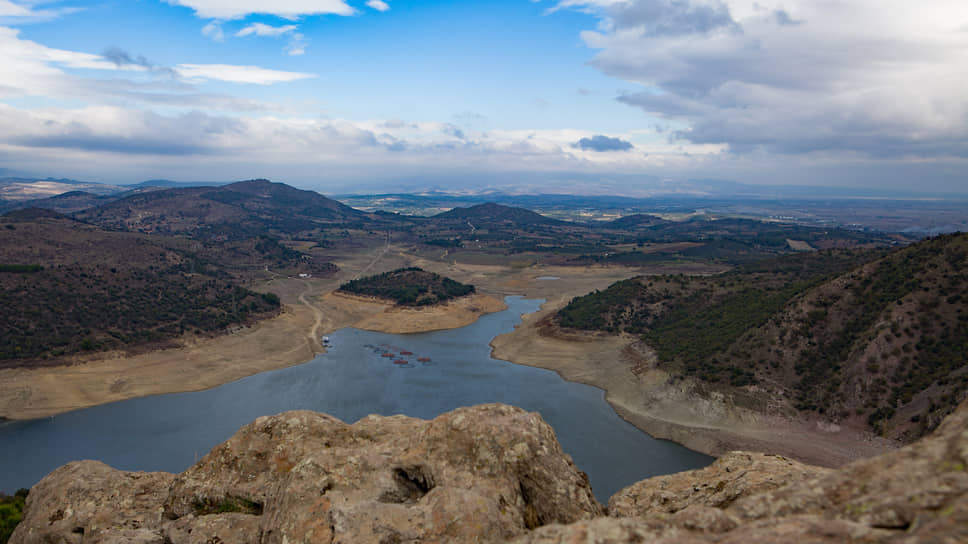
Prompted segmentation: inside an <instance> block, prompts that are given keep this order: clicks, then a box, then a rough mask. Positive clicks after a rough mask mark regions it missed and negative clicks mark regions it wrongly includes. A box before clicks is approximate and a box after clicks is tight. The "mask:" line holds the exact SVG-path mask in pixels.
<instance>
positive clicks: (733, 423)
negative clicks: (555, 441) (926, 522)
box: [490, 302, 901, 467]
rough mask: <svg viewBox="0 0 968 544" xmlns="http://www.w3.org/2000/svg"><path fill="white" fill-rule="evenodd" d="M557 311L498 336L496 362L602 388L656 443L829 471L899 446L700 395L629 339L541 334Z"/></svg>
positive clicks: (530, 317)
mask: <svg viewBox="0 0 968 544" xmlns="http://www.w3.org/2000/svg"><path fill="white" fill-rule="evenodd" d="M556 308H557V305H556V304H554V303H552V302H545V303H544V304H543V305H542V307H541V309H539V311H538V312H535V313H532V314H527V315H525V316H523V318H522V322H521V324H520V325H518V327H517V328H516V329H515V330H514V331H513V332H510V333H507V334H504V335H500V336H498V337H496V338H494V339H493V340H492V341H491V343H490V345H491V347H492V357H495V358H498V359H503V360H507V361H510V362H512V363H514V364H521V365H525V366H533V367H538V368H544V369H546V370H552V371H554V372H556V373H557V374H558V375H559V376H561V377H562V379H565V380H567V381H571V382H577V383H582V384H585V385H591V386H593V387H596V388H598V389H601V390H602V391H603V395H604V397H605V400H606V401H607V402H608V403H609V405H610V406H611V407H612V409H613V410H615V413H616V414H618V415H619V417H621V418H622V419H624V420H625V421H627V422H629V423H630V424H632V425H633V426H635V427H636V428H638V429H639V430H641V431H643V432H645V433H647V434H649V435H650V436H652V437H654V438H657V439H662V440H670V441H672V442H676V443H678V444H680V445H682V446H685V447H687V448H689V449H691V450H694V451H698V452H700V453H704V454H706V455H711V456H713V457H719V456H721V455H723V454H725V453H727V452H729V451H734V450H747V451H757V452H763V453H769V454H775V455H780V456H783V457H789V458H792V459H796V460H798V461H801V462H804V463H808V464H812V465H818V466H824V467H839V466H842V465H844V464H846V463H849V462H851V461H854V460H857V459H862V458H867V457H872V456H875V455H878V454H881V453H885V452H887V451H892V450H894V449H896V448H898V447H900V446H901V444H898V443H895V442H893V441H889V440H887V439H883V438H880V437H876V436H874V435H871V434H870V433H867V432H864V431H859V430H855V429H849V428H840V427H836V426H835V427H833V428H831V427H830V426H829V425H823V424H821V422H817V421H812V422H796V421H791V420H789V419H787V418H783V417H779V416H770V415H767V414H761V413H757V412H753V411H751V410H748V409H744V408H741V407H738V406H735V405H734V404H732V403H731V402H730V401H729V399H727V398H726V397H725V396H723V395H722V394H718V393H712V394H710V395H708V396H707V395H700V394H698V393H696V391H695V384H694V383H691V382H690V380H683V379H675V378H674V377H672V376H670V375H669V374H667V373H666V372H664V371H662V370H659V369H657V368H656V367H655V355H654V353H653V352H651V350H650V349H648V348H647V347H646V346H643V345H641V344H638V343H637V342H635V340H634V339H632V338H630V337H624V338H623V337H618V336H604V335H593V334H590V335H567V334H565V335H560V336H556V335H547V334H542V328H543V327H542V323H541V322H542V320H543V319H545V318H546V317H547V316H549V315H550V314H551V313H552V312H553V311H554V310H555V309H556Z"/></svg>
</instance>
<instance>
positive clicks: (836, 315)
mask: <svg viewBox="0 0 968 544" xmlns="http://www.w3.org/2000/svg"><path fill="white" fill-rule="evenodd" d="M966 270H968V234H956V235H944V236H940V237H937V238H933V239H929V240H925V241H922V242H919V243H917V244H914V245H912V246H909V247H905V248H902V249H898V250H895V251H893V252H890V253H888V254H886V255H885V254H884V253H883V250H880V251H873V252H865V251H861V252H858V251H846V252H845V251H824V252H816V253H807V254H800V255H791V256H786V257H780V258H776V259H770V260H767V261H762V262H758V263H753V264H750V265H747V266H744V267H740V268H739V269H737V270H735V271H733V272H730V273H727V274H723V275H719V276H712V277H680V276H675V277H673V276H654V277H651V276H650V277H640V278H634V279H631V280H626V281H623V282H618V283H616V284H614V285H612V286H611V287H609V288H608V289H606V290H603V291H600V292H595V293H591V294H589V295H586V296H584V297H578V298H576V299H574V300H573V301H572V302H571V303H570V304H569V305H567V306H566V307H564V308H563V309H562V310H561V311H560V312H559V313H558V314H557V322H558V324H559V325H560V326H562V327H566V328H575V329H583V330H595V331H604V332H608V333H613V334H617V333H622V332H624V333H631V334H635V335H638V336H640V337H641V338H642V340H643V341H644V342H645V343H647V344H649V345H651V346H652V347H654V348H655V350H656V352H657V354H658V356H659V364H660V365H661V366H662V367H663V368H666V369H668V370H670V371H672V372H674V373H676V374H680V375H683V376H690V377H692V378H695V379H698V380H701V381H702V382H705V383H706V384H708V385H709V386H710V387H712V388H714V389H719V390H722V391H727V392H729V393H730V394H733V395H734V396H735V398H736V399H738V402H742V403H746V404H747V405H748V406H749V407H753V408H757V409H765V408H764V407H766V406H770V408H769V409H770V410H773V411H779V412H782V413H785V414H787V415H793V414H796V413H813V414H816V415H820V416H822V417H823V418H826V419H828V420H832V421H835V422H837V423H840V424H845V425H851V426H855V427H861V428H864V427H866V428H870V429H872V430H874V431H876V432H880V433H882V434H884V435H887V436H889V437H892V438H899V439H902V440H912V439H914V438H917V437H919V436H922V435H923V434H925V433H926V432H928V431H929V430H931V429H933V428H934V427H935V426H936V425H937V424H938V423H939V422H940V421H941V419H942V418H943V417H944V416H945V415H947V414H948V413H950V411H951V410H952V409H953V408H954V406H955V405H956V404H957V403H958V401H959V400H961V399H964V398H965V396H966V395H968V300H966V299H965V298H964V293H965V292H966V288H968V273H966V272H965V271H966Z"/></svg>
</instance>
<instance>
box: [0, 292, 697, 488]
mask: <svg viewBox="0 0 968 544" xmlns="http://www.w3.org/2000/svg"><path fill="white" fill-rule="evenodd" d="M541 302H542V301H540V300H525V299H522V298H519V297H509V298H508V299H507V303H508V305H509V308H508V310H505V311H502V312H498V313H494V314H490V315H486V316H483V317H481V318H480V319H479V320H478V321H477V322H476V323H474V324H472V325H470V326H467V327H464V328H460V329H453V330H444V331H436V332H429V333H420V334H409V335H393V334H385V333H379V332H371V331H363V330H359V329H351V328H350V329H341V330H338V331H335V332H333V333H330V334H329V338H330V342H331V347H330V349H329V350H328V353H325V354H322V355H319V356H317V357H316V358H315V359H313V360H312V361H310V362H309V363H306V364H303V365H298V366H294V367H289V368H284V369H280V370H274V371H270V372H264V373H262V374H257V375H254V376H250V377H247V378H243V379H241V380H238V381H235V382H231V383H228V384H225V385H223V386H220V387H216V388H214V389H209V390H207V391H201V392H193V393H178V394H169V395H158V396H152V397H144V398H138V399H132V400H128V401H123V402H118V403H113V404H107V405H102V406H96V407H93V408H89V409H85V410H79V411H75V412H70V413H67V414H62V415H58V416H56V417H54V418H47V419H40V420H32V421H12V422H6V423H3V424H2V425H0V444H2V445H3V447H2V448H0V460H2V461H3V463H2V466H3V467H6V468H5V469H3V472H0V489H3V490H5V491H12V490H14V489H16V488H18V487H29V486H31V485H33V484H34V483H35V482H36V481H37V480H39V478H41V477H43V476H44V475H45V474H46V473H47V472H49V471H50V470H52V469H53V468H56V467H57V466H60V465H61V464H63V463H66V462H69V461H71V460H76V459H98V460H101V461H104V462H105V463H107V464H109V465H111V466H114V467H116V468H120V469H125V470H148V471H155V470H163V471H170V472H180V471H182V470H184V469H185V468H187V467H188V466H190V465H191V464H192V463H193V462H195V460H197V459H198V458H200V457H201V456H203V455H205V454H206V453H207V452H208V451H209V449H211V448H212V447H213V446H215V445H216V444H218V443H220V442H222V441H224V440H225V439H227V438H228V437H229V436H231V435H232V434H233V433H234V432H235V431H236V430H238V428H239V427H241V426H243V425H245V424H247V423H249V422H250V421H252V420H253V419H255V418H256V417H259V416H262V415H267V414H275V413H279V412H283V411H287V410H295V409H309V410H316V411H320V412H325V413H329V414H331V415H334V416H336V417H338V418H340V419H342V420H344V421H347V422H353V421H356V420H358V419H360V418H362V417H364V416H366V415H368V414H371V413H376V414H382V415H391V414H406V415H409V416H414V417H420V418H426V419H429V418H433V417H436V416H437V415H439V414H441V413H444V412H447V411H450V410H452V409H454V408H457V407H459V406H469V405H474V404H483V403H491V402H501V403H506V404H512V405H515V406H520V407H522V408H524V409H526V410H529V411H537V412H539V413H541V415H542V417H543V418H544V419H545V420H546V421H548V422H549V423H550V424H551V425H552V426H553V427H554V429H555V432H556V433H557V435H558V439H559V441H560V442H561V444H562V447H563V449H564V450H565V451H566V452H567V453H569V454H570V455H571V456H572V457H573V458H574V460H575V463H576V464H577V465H578V467H579V468H581V469H582V470H584V471H586V472H587V473H588V474H589V478H590V480H591V482H592V485H593V487H594V489H595V492H596V495H597V496H598V497H599V499H600V500H605V499H607V498H608V497H609V496H610V495H611V494H613V493H614V492H616V491H618V490H619V489H621V488H622V487H624V486H626V485H629V484H631V483H633V482H636V481H638V480H641V479H643V478H647V477H650V476H654V475H658V474H665V473H670V472H677V471H681V470H688V469H692V468H698V467H701V466H704V465H705V464H708V463H709V462H710V461H711V458H709V457H707V456H705V455H702V454H699V453H696V452H693V451H691V450H688V449H686V448H684V447H682V446H679V445H677V444H674V443H672V442H667V441H661V440H656V439H653V438H651V437H650V436H648V435H646V434H645V433H643V432H641V431H639V430H638V429H636V428H635V427H633V426H632V425H631V424H629V423H628V422H626V421H624V420H623V419H621V418H620V417H618V416H617V415H616V414H615V412H614V410H613V409H612V408H611V406H609V405H608V403H607V402H605V400H604V393H603V391H602V390H600V389H597V388H594V387H590V386H587V385H583V384H579V383H572V382H567V381H565V380H563V379H561V378H560V377H559V376H558V375H557V374H556V373H554V372H552V371H548V370H544V369H540V368H532V367H526V366H520V365H515V364H512V363H509V362H506V361H501V360H496V359H492V358H491V357H490V350H491V348H490V347H489V345H488V342H489V341H490V340H491V339H493V338H494V337H496V336H498V335H500V334H503V333H507V332H510V331H511V330H513V329H514V327H515V325H517V324H518V323H519V322H520V316H521V315H522V314H526V313H530V312H534V311H536V310H537V309H538V307H539V306H540V303H541ZM391 351H392V352H393V354H394V356H393V357H392V358H391V357H384V356H383V354H385V353H390V352H391ZM401 352H410V355H402V354H401ZM419 359H429V361H420V360H419ZM399 360H406V361H407V363H406V364H395V363H394V361H399Z"/></svg>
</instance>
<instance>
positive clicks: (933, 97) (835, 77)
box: [555, 0, 968, 157]
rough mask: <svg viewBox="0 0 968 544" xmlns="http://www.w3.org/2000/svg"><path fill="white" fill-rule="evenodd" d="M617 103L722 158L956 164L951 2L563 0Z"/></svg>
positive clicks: (957, 46)
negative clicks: (726, 154) (952, 160)
mask: <svg viewBox="0 0 968 544" xmlns="http://www.w3.org/2000/svg"><path fill="white" fill-rule="evenodd" d="M555 8H556V9H564V8H568V9H580V10H583V11H587V12H591V13H595V14H597V15H598V16H599V18H600V24H599V26H598V28H597V29H594V30H588V31H585V32H583V33H582V39H583V40H584V42H585V43H586V44H587V45H588V46H589V47H591V48H593V49H596V50H598V53H597V55H596V57H595V59H594V60H593V62H592V64H593V65H594V66H595V67H597V68H598V69H599V70H601V71H602V72H604V73H606V74H609V75H612V76H615V77H618V78H622V79H624V80H627V81H629V82H633V83H636V84H638V85H640V87H641V90H640V91H638V92H631V93H627V94H625V95H623V96H621V97H620V98H619V100H620V101H621V102H623V103H626V104H629V105H631V106H635V107H637V108H640V109H642V110H644V112H646V113H648V114H649V115H650V116H653V117H660V118H666V119H669V120H671V121H674V122H675V123H677V124H678V126H679V127H680V128H679V129H678V130H675V131H673V132H672V133H671V135H672V137H673V138H674V139H678V140H682V141H689V142H693V143H700V144H701V143H722V144H727V145H728V146H729V149H730V150H731V151H733V152H734V153H742V154H747V153H751V152H753V151H756V150H763V151H765V152H768V153H782V154H805V153H835V152H836V153H840V152H847V153H860V154H862V155H865V156H871V157H888V156H908V157H938V156H955V157H965V156H968V94H966V93H965V92H964V91H963V89H964V81H965V78H966V77H968V73H966V72H965V66H968V33H964V32H959V30H958V28H959V26H960V25H963V24H964V22H965V21H968V4H966V3H965V2H963V1H962V0H936V1H933V2H932V3H931V6H930V8H928V7H926V6H925V5H923V4H918V3H911V2H908V1H906V0H844V1H841V2H833V3H831V2H823V3H821V2H812V1H808V0H782V1H781V0H758V1H756V2H751V1H749V0H624V1H610V0H566V1H562V2H558V3H556V4H555Z"/></svg>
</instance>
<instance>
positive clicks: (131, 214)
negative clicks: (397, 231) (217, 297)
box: [77, 180, 373, 239]
mask: <svg viewBox="0 0 968 544" xmlns="http://www.w3.org/2000/svg"><path fill="white" fill-rule="evenodd" d="M77 217H78V218H79V219H82V220H84V221H88V222H91V223H94V224H97V225H100V226H102V227H104V228H109V229H114V230H130V231H138V232H147V233H158V234H179V235H189V236H192V237H195V238H199V239H243V238H252V237H255V236H258V235H261V234H265V233H266V232H267V231H268V232H275V233H279V234H285V235H295V234H297V233H303V234H305V233H308V232H312V231H315V230H317V229H320V228H325V227H334V226H347V225H366V224H368V223H371V222H373V219H371V216H370V215H368V214H365V213H363V212H361V211H358V210H354V209H353V208H350V207H349V206H346V205H344V204H340V203H339V202H337V201H335V200H331V199H329V198H326V197H325V196H323V195H321V194H319V193H316V192H313V191H304V190H300V189H296V188H294V187H290V186H288V185H285V184H282V183H272V182H270V181H267V180H252V181H241V182H238V183H232V184H229V185H224V186H220V187H184V188H176V189H161V190H154V191H150V192H141V193H137V194H133V195H130V196H127V197H125V198H122V199H119V200H116V201H114V202H111V203H108V204H106V205H104V206H100V207H98V208H94V209H90V210H85V211H83V212H81V213H79V214H77Z"/></svg>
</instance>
